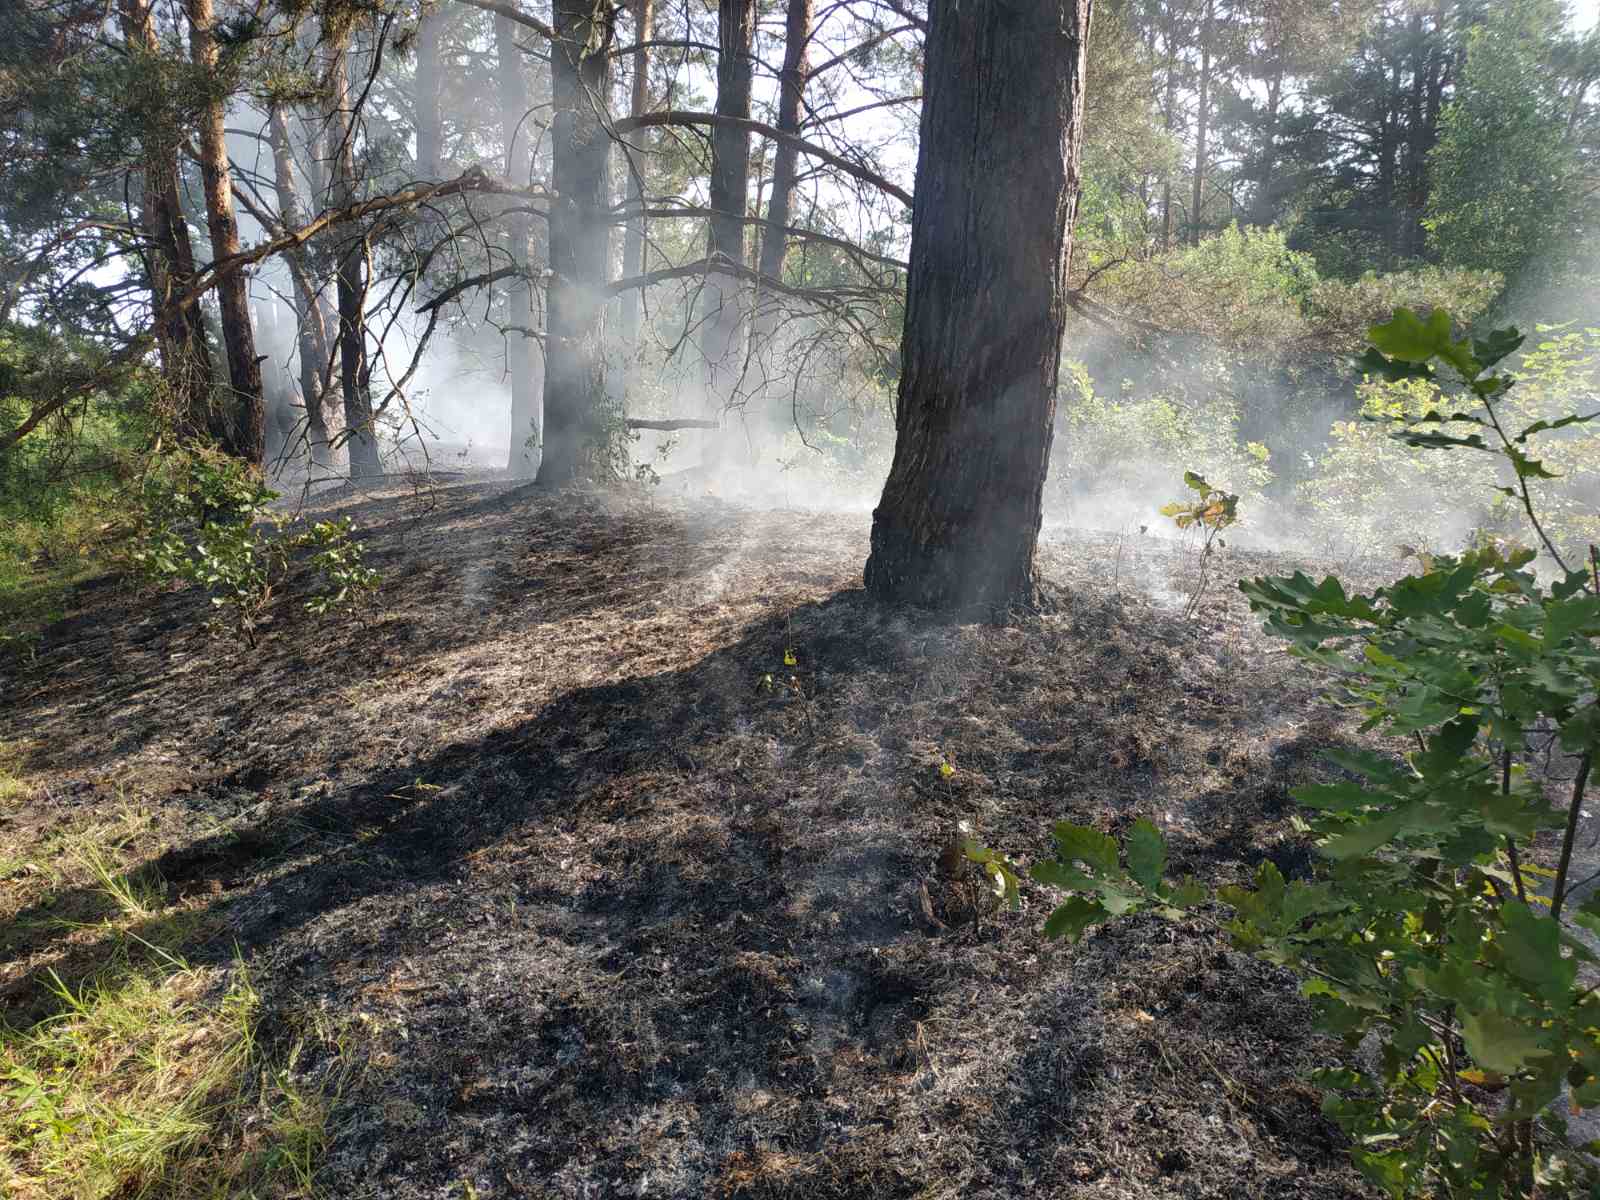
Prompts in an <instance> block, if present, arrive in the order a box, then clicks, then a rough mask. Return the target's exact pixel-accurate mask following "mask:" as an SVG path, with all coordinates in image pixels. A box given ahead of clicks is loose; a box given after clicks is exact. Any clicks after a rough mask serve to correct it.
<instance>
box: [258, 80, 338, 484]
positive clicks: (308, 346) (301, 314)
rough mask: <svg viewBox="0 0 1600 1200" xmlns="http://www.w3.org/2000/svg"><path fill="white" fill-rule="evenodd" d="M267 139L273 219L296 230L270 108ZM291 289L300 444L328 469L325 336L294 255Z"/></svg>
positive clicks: (301, 259) (313, 292)
mask: <svg viewBox="0 0 1600 1200" xmlns="http://www.w3.org/2000/svg"><path fill="white" fill-rule="evenodd" d="M267 129H268V136H269V138H270V140H271V142H272V166H273V175H274V181H275V183H276V185H277V191H278V218H279V221H280V223H281V224H282V225H283V226H284V227H285V228H287V229H297V228H299V227H300V226H302V225H304V224H305V223H306V220H307V216H306V212H305V209H304V208H303V207H302V206H301V204H300V189H299V188H297V187H296V186H295V182H294V150H293V148H292V147H291V145H290V143H289V123H288V121H286V120H285V119H284V115H283V108H282V107H281V106H280V105H278V104H276V103H274V104H273V105H272V106H271V108H270V109H269V110H268V113H267ZM284 259H285V261H286V262H287V263H288V264H289V275H290V277H291V279H292V282H293V284H294V322H295V342H296V347H297V350H298V355H299V359H300V399H301V402H302V403H303V404H304V405H305V406H306V443H307V445H309V446H310V448H311V465H312V466H313V467H316V468H320V469H322V470H328V469H330V468H331V467H332V466H333V454H332V452H331V451H330V449H329V446H328V417H327V412H326V410H325V409H324V407H323V404H324V401H325V399H326V397H324V396H323V389H322V372H323V367H324V365H325V364H326V363H327V361H328V331H327V327H326V326H325V325H324V324H323V321H322V309H321V307H320V306H319V305H318V304H317V289H316V285H315V284H314V283H313V282H312V276H311V271H310V266H309V264H308V263H307V262H306V257H305V254H304V253H303V252H301V251H300V250H291V251H290V252H289V253H288V254H286V255H285V256H284Z"/></svg>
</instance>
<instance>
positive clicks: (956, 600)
mask: <svg viewBox="0 0 1600 1200" xmlns="http://www.w3.org/2000/svg"><path fill="white" fill-rule="evenodd" d="M1089 10H1090V0H1032V2H1031V3H1026V4H1023V3H998V2H995V3H986V4H975V3H973V2H972V0H932V3H931V4H930V5H929V19H928V33H927V49H926V58H925V66H924V69H923V102H922V128H921V145H920V147H919V149H918V155H917V187H916V194H915V203H914V205H913V207H912V214H911V269H910V276H909V280H908V288H907V296H906V320H905V332H904V335H903V337H902V339H901V361H902V371H901V375H900V390H899V396H898V399H897V401H896V408H895V424H896V437H895V451H894V463H893V465H892V466H891V468H890V470H889V479H888V482H887V483H886V484H885V485H884V490H883V498H882V500H881V501H880V502H879V504H878V508H877V511H876V512H874V513H873V514H872V552H871V555H870V557H868V559H867V564H866V571H865V580H866V586H867V590H868V591H869V592H870V593H872V594H873V595H874V596H876V597H878V598H879V599H882V600H887V601H894V602H904V603H911V604H917V605H923V606H926V607H930V608H940V609H959V608H966V607H968V606H973V605H982V606H985V607H989V608H991V609H996V610H998V609H1005V608H1031V607H1035V606H1037V605H1038V604H1039V603H1040V599H1041V597H1040V593H1039V588H1038V583H1037V580H1036V578H1035V574H1034V552H1035V548H1036V544H1037V542H1038V537H1039V523H1040V518H1041V509H1042V504H1043V495H1044V480H1045V472H1046V470H1047V469H1048V467H1049V461H1050V442H1051V437H1052V434H1053V432H1054V426H1055V390H1056V380H1057V375H1058V372H1059V369H1060V357H1061V336H1062V331H1063V329H1064V327H1065V323H1066V312H1067V304H1066V295H1067V269H1068V260H1069V257H1070V249H1071V229H1072V218H1073V214H1074V211H1075V208H1076V205H1077V192H1078V146H1079V142H1080V139H1081V134H1082V117H1083V69H1084V45H1085V43H1086V42H1087V41H1088V36H1089ZM1021 112H1027V113H1029V114H1030V119H1029V120H1027V121H1019V120H1018V119H1017V114H1018V113H1021Z"/></svg>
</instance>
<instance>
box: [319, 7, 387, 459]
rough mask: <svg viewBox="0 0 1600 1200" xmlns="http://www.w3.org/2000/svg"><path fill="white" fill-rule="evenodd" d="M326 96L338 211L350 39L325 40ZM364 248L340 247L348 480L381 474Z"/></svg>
mask: <svg viewBox="0 0 1600 1200" xmlns="http://www.w3.org/2000/svg"><path fill="white" fill-rule="evenodd" d="M328 53H329V57H330V63H329V67H330V73H329V87H328V93H329V96H330V97H331V98H332V100H333V104H334V113H333V120H332V121H331V122H330V123H329V125H330V128H329V136H330V139H331V140H332V142H333V145H332V147H331V150H332V155H333V172H332V174H333V180H332V191H333V198H334V203H335V204H337V205H339V206H340V207H341V208H342V207H344V206H346V205H350V204H353V203H355V199H356V151H355V138H356V128H355V109H354V105H355V98H354V97H353V96H352V95H351V93H350V69H349V63H348V57H349V39H348V36H340V37H334V38H330V39H329V49H328ZM366 292H367V248H366V243H365V241H364V240H363V238H362V237H361V236H360V235H359V234H352V235H350V236H348V237H346V238H345V239H344V241H343V243H342V245H341V246H340V247H339V284H338V294H339V380H340V386H341V389H342V390H343V392H344V425H345V436H346V439H347V440H346V443H345V444H346V445H347V446H348V447H349V453H350V477H351V478H352V479H363V478H374V477H376V476H379V475H382V474H383V463H382V461H381V460H380V459H379V457H378V433H377V429H376V428H375V427H374V423H373V419H372V364H371V362H370V361H369V360H368V357H367V319H366Z"/></svg>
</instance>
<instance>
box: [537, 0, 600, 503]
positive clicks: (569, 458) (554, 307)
mask: <svg viewBox="0 0 1600 1200" xmlns="http://www.w3.org/2000/svg"><path fill="white" fill-rule="evenodd" d="M612 14H613V10H612V9H611V7H610V6H609V5H608V4H605V3H603V2H602V0H555V12H554V17H555V30H556V34H557V40H556V41H554V42H553V43H551V46H550V93H551V101H552V108H553V109H554V112H553V115H552V124H551V127H550V151H551V162H550V175H551V184H552V185H553V187H554V190H555V192H556V195H555V198H554V199H553V200H552V201H551V203H550V271H551V279H550V287H549V292H548V294H547V298H546V301H545V374H544V446H543V452H542V454H541V456H540V459H539V482H540V483H543V484H549V485H551V486H560V485H562V484H566V483H572V482H574V481H576V480H580V479H594V478H599V477H603V476H604V475H606V474H607V473H608V472H609V470H610V461H609V455H608V454H607V452H606V451H607V447H606V445H605V443H606V441H607V439H608V437H610V436H611V431H609V430H607V429H606V428H604V427H603V425H602V422H601V420H600V409H599V406H600V404H601V403H603V401H604V399H605V359H604V357H603V355H602V352H601V350H602V342H603V340H604V337H605V313H606V303H605V293H604V290H603V289H604V285H605V281H606V276H607V269H608V267H609V265H610V263H609V258H610V253H609V249H610V241H609V235H610V231H611V225H610V222H609V220H608V214H607V212H606V209H607V207H608V204H609V200H608V195H607V192H608V188H607V184H608V182H609V171H608V169H607V160H608V156H609V152H610V150H611V135H610V133H609V131H608V130H607V128H606V126H607V124H608V120H607V114H606V112H605V103H606V97H607V96H609V95H610V94H611V69H610V61H611V60H610V57H609V52H610V49H611V37H612V33H613V26H612V20H613V15H612Z"/></svg>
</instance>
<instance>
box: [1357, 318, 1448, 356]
mask: <svg viewBox="0 0 1600 1200" xmlns="http://www.w3.org/2000/svg"><path fill="white" fill-rule="evenodd" d="M1367 340H1368V341H1370V342H1371V343H1372V344H1373V345H1374V346H1375V347H1377V348H1378V349H1379V350H1380V351H1382V352H1383V353H1384V354H1385V355H1387V356H1388V357H1390V358H1397V359H1399V360H1400V361H1401V362H1408V363H1425V362H1427V361H1429V360H1430V359H1433V358H1438V357H1440V356H1442V355H1445V354H1448V353H1449V352H1450V350H1451V349H1452V347H1451V343H1450V314H1449V313H1447V312H1445V311H1444V309H1442V308H1436V309H1434V310H1433V311H1432V312H1430V313H1429V314H1428V316H1427V319H1426V320H1424V319H1423V318H1421V317H1419V316H1418V315H1417V314H1416V313H1414V312H1412V311H1411V310H1410V309H1409V308H1397V309H1395V311H1394V316H1393V317H1392V318H1391V319H1390V320H1389V321H1387V322H1385V323H1384V324H1381V325H1374V326H1372V327H1371V328H1369V329H1368V330H1367Z"/></svg>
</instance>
